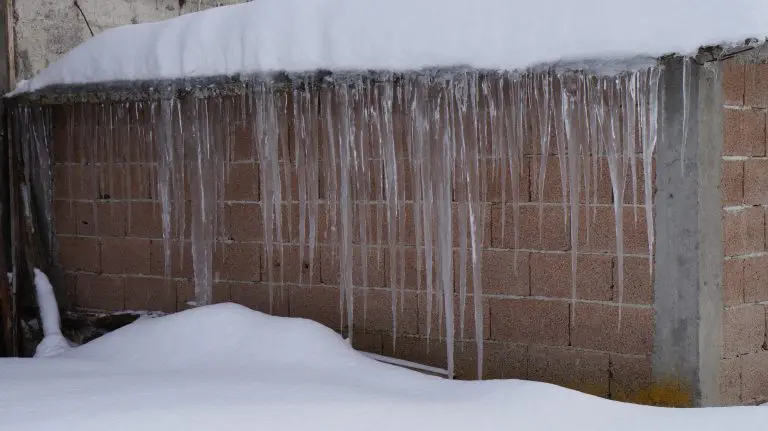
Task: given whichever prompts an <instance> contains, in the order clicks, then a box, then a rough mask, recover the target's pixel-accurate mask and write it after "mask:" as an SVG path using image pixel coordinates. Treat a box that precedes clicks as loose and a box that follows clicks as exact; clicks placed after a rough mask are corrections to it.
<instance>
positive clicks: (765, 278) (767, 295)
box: [721, 58, 768, 404]
mask: <svg viewBox="0 0 768 431" xmlns="http://www.w3.org/2000/svg"><path fill="white" fill-rule="evenodd" d="M723 79H724V84H723V85H724V93H725V106H724V108H723V115H724V128H725V136H724V142H723V144H724V148H723V176H722V181H723V183H722V187H721V189H722V200H723V228H724V229H723V230H724V243H725V256H726V257H725V264H724V280H723V281H724V304H725V310H724V314H723V341H724V346H723V347H724V348H723V352H724V355H723V356H724V357H723V360H722V375H721V395H722V397H723V399H722V401H723V403H725V404H750V403H755V402H760V401H765V400H766V399H768V350H767V349H768V344H766V306H768V248H767V247H768V243H766V226H767V225H766V208H768V185H767V183H766V180H768V157H766V156H768V153H767V152H766V144H767V143H768V141H767V140H766V109H768V64H758V63H757V62H756V61H752V60H750V59H747V60H746V61H745V59H744V58H736V59H732V60H729V61H728V62H727V63H726V65H725V67H724V77H723Z"/></svg>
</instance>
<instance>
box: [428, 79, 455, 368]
mask: <svg viewBox="0 0 768 431" xmlns="http://www.w3.org/2000/svg"><path fill="white" fill-rule="evenodd" d="M446 84H447V86H450V83H446ZM443 100H444V101H443V103H442V105H443V112H442V119H443V121H442V123H443V124H442V125H443V132H442V135H443V136H442V145H439V146H438V147H439V148H438V155H437V157H435V159H434V161H435V165H436V166H435V168H436V170H435V175H436V176H435V177H434V179H433V181H434V183H435V185H436V186H437V191H438V192H437V196H436V197H435V204H436V209H437V231H438V235H437V260H438V263H439V266H438V269H439V277H438V280H439V281H438V282H439V284H440V290H441V292H442V294H443V310H444V315H445V342H446V347H447V354H448V378H453V375H454V356H453V352H454V337H455V327H454V319H453V248H452V233H451V178H453V172H452V169H451V168H452V166H453V160H452V158H453V155H454V154H455V153H454V151H455V142H456V140H455V137H454V135H453V130H455V127H454V125H453V121H452V118H451V116H449V114H448V111H449V105H450V104H451V98H450V96H449V95H448V94H444V99H443Z"/></svg>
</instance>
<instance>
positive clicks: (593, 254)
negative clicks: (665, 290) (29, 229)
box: [53, 102, 654, 400]
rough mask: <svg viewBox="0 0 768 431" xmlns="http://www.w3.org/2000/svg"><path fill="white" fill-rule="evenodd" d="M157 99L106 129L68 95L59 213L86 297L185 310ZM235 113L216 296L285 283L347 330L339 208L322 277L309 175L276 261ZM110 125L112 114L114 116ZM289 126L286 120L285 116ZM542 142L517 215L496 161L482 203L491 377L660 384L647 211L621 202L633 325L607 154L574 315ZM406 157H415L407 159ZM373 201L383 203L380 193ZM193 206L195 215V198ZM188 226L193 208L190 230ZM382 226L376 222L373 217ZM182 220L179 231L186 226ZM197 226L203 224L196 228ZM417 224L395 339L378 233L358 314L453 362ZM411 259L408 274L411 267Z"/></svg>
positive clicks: (366, 328) (309, 309)
mask: <svg viewBox="0 0 768 431" xmlns="http://www.w3.org/2000/svg"><path fill="white" fill-rule="evenodd" d="M235 105H237V102H236V103H235ZM146 107H147V105H146V104H143V105H141V106H138V107H136V106H133V105H130V106H127V107H126V110H127V112H136V113H137V114H136V115H133V114H131V115H129V116H130V117H131V118H130V119H129V120H127V121H114V122H106V121H103V119H102V120H101V125H100V126H97V127H96V128H91V126H88V125H87V124H89V122H92V121H93V120H94V117H98V115H94V114H93V111H90V109H91V108H89V107H85V108H84V107H82V106H70V107H59V108H57V109H56V113H55V123H54V133H55V136H54V143H53V151H54V167H53V169H54V199H55V201H54V225H55V230H56V235H57V240H58V245H59V262H60V264H61V266H62V267H63V269H64V270H65V272H66V274H67V276H66V279H67V284H68V291H69V294H70V296H71V302H72V303H73V305H74V307H79V308H88V309H99V310H110V311H121V310H127V309H130V310H139V309H142V310H144V309H149V310H162V311H166V312H174V311H178V310H183V309H185V308H187V307H188V306H187V304H186V303H187V301H189V300H191V299H194V293H193V288H192V285H193V281H192V277H193V274H192V263H191V253H190V249H191V247H190V244H189V242H188V241H186V242H184V243H183V246H182V243H181V242H180V241H177V240H174V243H173V248H172V256H173V259H172V261H173V268H172V280H166V279H164V251H163V250H164V249H163V241H162V221H161V206H160V202H159V199H158V195H157V188H156V180H157V179H156V171H157V164H156V163H155V162H156V157H155V155H154V153H155V149H154V148H153V141H152V138H151V135H149V134H148V133H147V130H142V127H139V126H140V125H141V124H144V122H145V121H146V118H147V117H148V116H147V115H146V112H145V109H146ZM71 117H72V118H71ZM229 118H230V119H232V118H237V119H238V120H237V121H236V122H235V124H232V125H231V128H228V129H227V131H226V132H225V133H227V134H228V136H230V137H232V139H233V143H232V146H231V148H230V150H229V151H228V152H227V153H228V154H229V156H228V158H227V161H226V164H227V167H226V168H225V171H226V172H228V176H227V180H226V184H225V187H224V200H223V202H222V203H221V206H220V211H219V214H218V215H219V216H218V221H219V223H220V226H219V232H220V235H219V238H218V240H217V250H216V253H215V259H214V260H215V262H214V271H215V287H214V301H217V302H219V301H234V302H238V303H241V304H244V305H247V306H249V307H251V308H254V309H257V310H261V311H266V312H270V301H269V298H270V289H272V294H273V297H274V300H273V302H272V305H271V312H272V313H274V314H278V315H286V316H295V317H305V318H310V319H313V320H316V321H318V322H320V323H322V324H325V325H327V326H329V327H331V328H333V329H336V330H338V329H339V328H340V326H341V323H342V322H341V317H340V316H341V315H340V313H339V288H338V284H339V282H338V260H337V259H336V258H335V257H334V256H333V254H332V253H331V244H330V243H329V241H330V239H329V238H328V237H327V235H326V234H324V233H323V232H324V229H323V226H326V225H327V224H326V223H325V218H324V214H325V213H324V212H323V211H321V214H322V215H321V217H320V218H319V220H318V224H319V226H320V228H321V234H320V240H319V243H320V245H319V248H318V252H317V257H316V261H317V262H318V264H317V265H315V267H314V269H313V271H314V273H313V274H311V277H312V280H313V283H312V286H311V287H310V286H309V279H310V273H309V272H310V268H309V262H308V261H307V258H306V257H305V259H304V261H303V262H302V261H301V260H300V259H299V255H298V244H297V240H296V238H297V237H298V235H297V233H296V229H297V228H296V225H297V224H298V223H297V220H298V210H297V202H296V200H297V198H296V196H297V193H296V191H295V190H292V191H291V193H290V195H291V196H292V198H291V199H290V201H288V200H286V202H285V204H284V206H283V208H284V209H286V210H287V209H288V208H289V207H290V208H292V211H291V216H290V218H289V215H288V212H287V211H284V216H285V221H284V225H286V226H290V227H289V228H286V229H285V233H284V237H285V238H288V241H286V243H285V244H284V245H283V247H282V250H283V254H282V255H283V258H282V259H280V258H279V257H278V258H276V259H275V260H274V261H273V262H265V260H266V259H265V258H264V256H265V253H264V250H263V233H262V231H261V228H260V225H261V212H260V208H261V207H260V199H261V196H260V195H259V194H260V192H259V187H258V181H259V175H258V172H259V161H258V160H257V159H256V157H255V156H254V155H253V154H254V153H253V151H252V149H251V148H252V147H251V143H250V142H251V136H252V132H251V130H250V128H249V126H248V124H244V123H242V122H240V120H239V118H241V116H240V115H232V116H230V117H229ZM222 123H223V124H226V122H222ZM107 124H112V126H111V128H110V127H107V126H106V125H107ZM290 128H291V127H290V125H288V126H287V129H289V130H290ZM94 130H96V131H94ZM84 131H85V134H83V132H84ZM94 148H97V149H98V150H94ZM535 148H537V146H536V145H533V143H532V142H531V143H527V145H526V151H525V163H524V165H525V169H524V172H523V173H522V176H521V189H522V196H521V204H520V219H519V220H514V218H513V214H514V211H513V208H512V205H511V204H506V206H507V208H506V209H504V208H503V207H502V202H501V194H500V192H499V185H500V184H499V179H498V177H497V176H496V175H494V174H492V172H491V171H490V170H487V171H485V172H484V173H483V175H485V177H486V178H487V180H488V184H489V192H488V194H487V198H486V200H485V202H484V208H485V214H487V215H488V216H489V217H488V218H487V220H488V221H487V223H486V226H485V235H484V238H485V242H484V245H483V251H482V263H483V273H482V277H483V292H484V294H483V298H482V301H483V307H484V310H485V322H484V330H485V333H484V338H485V358H484V365H485V370H486V371H485V373H486V377H487V378H522V379H531V380H538V381H545V382H552V383H556V384H560V385H564V386H568V387H572V388H576V389H579V390H582V391H586V392H589V393H593V394H596V395H600V396H604V397H611V398H614V399H628V400H640V399H641V397H642V394H643V392H644V391H645V390H646V389H647V388H648V387H649V385H650V379H651V364H650V355H651V347H652V340H653V333H654V311H653V306H652V304H653V290H652V285H651V277H650V271H649V266H648V265H649V259H648V245H647V239H646V231H645V225H646V224H645V219H644V214H645V213H644V211H643V210H642V208H638V209H637V216H636V217H637V218H635V211H634V208H633V207H632V205H625V206H624V207H623V209H624V226H625V228H624V238H625V250H626V259H625V274H624V276H625V282H626V283H625V293H624V305H623V317H622V324H621V328H620V330H619V324H618V323H619V322H618V316H619V307H618V292H617V282H616V280H617V269H616V267H617V256H616V251H615V248H616V245H615V244H616V243H615V239H614V229H613V226H614V224H613V209H612V205H611V201H612V196H611V189H610V180H609V174H608V170H607V164H606V163H604V162H603V163H601V164H600V166H601V170H600V181H599V184H600V190H599V203H598V205H597V206H595V207H590V208H589V210H590V211H592V214H594V217H591V218H590V220H591V223H590V227H589V238H587V227H586V226H585V225H586V222H585V220H584V213H585V209H586V206H583V205H582V208H581V209H582V222H581V223H580V226H581V231H580V233H579V244H578V249H579V250H580V252H579V255H578V256H579V258H578V273H577V275H576V276H577V295H578V301H577V302H576V308H575V315H574V320H573V322H571V319H570V307H571V303H570V278H571V268H570V253H569V250H570V244H569V234H568V230H567V228H566V226H565V225H564V217H563V206H562V203H561V200H562V193H561V190H560V184H561V183H560V178H559V165H558V158H557V156H556V155H555V154H554V153H553V154H549V155H546V156H545V157H546V160H547V163H548V166H549V168H548V170H547V183H546V188H545V191H544V194H543V196H542V197H541V199H540V197H539V196H537V194H538V193H537V192H536V190H535V189H536V187H531V184H532V183H533V179H532V177H531V175H530V172H532V171H533V172H535V171H537V169H536V168H537V167H538V160H540V158H541V157H542V156H541V155H539V154H538V152H537V150H535ZM401 156H402V157H404V155H401ZM282 160H283V168H284V169H289V170H288V171H287V172H288V173H287V174H286V175H290V176H291V177H294V176H295V175H296V166H295V162H294V161H292V159H291V158H290V157H288V158H283V159H282ZM401 162H402V163H403V166H405V167H407V166H408V160H406V159H403V160H401ZM531 167H534V169H531ZM408 175H409V171H408V169H407V168H404V169H403V176H401V178H402V179H401V183H402V184H400V187H404V186H405V184H408V183H409V182H410V179H409V176H408ZM505 177H506V176H505ZM628 182H629V180H628ZM293 184H294V186H295V185H296V182H295V181H294V182H293ZM641 187H642V178H641V179H640V181H638V188H639V190H638V195H639V196H641V197H640V200H642V190H640V188H641ZM406 190H407V189H406ZM630 190H631V185H630V187H628V190H627V193H626V203H627V204H630V203H631V196H632V193H631V192H630ZM406 199H410V197H406ZM540 200H541V201H542V203H543V224H542V226H543V230H542V231H539V226H540V225H539V223H540V220H539V216H538V211H539V201H540ZM371 204H372V206H373V207H375V206H377V205H378V206H383V203H382V202H371ZM454 211H456V209H455V208H454ZM186 213H187V215H189V213H190V211H189V210H187V211H186ZM403 217H405V220H406V225H408V224H409V223H412V214H410V213H409V211H408V210H406V211H405V212H404V214H403ZM372 220H375V217H372ZM502 221H504V223H502ZM516 223H517V225H518V226H519V229H520V236H519V238H520V240H519V245H518V248H517V249H516V248H515V246H514V241H513V226H515V224H516ZM172 225H173V226H175V225H176V224H175V223H173V224H172ZM189 225H190V223H189V221H187V223H186V226H187V229H188V227H189ZM502 226H504V230H502ZM370 230H371V232H373V231H374V230H375V226H371V227H370ZM454 231H455V229H454ZM177 233H178V232H174V237H175V238H176V237H177ZM455 233H456V232H454V234H455ZM456 236H457V235H456ZM185 237H186V238H189V232H187V233H186V234H185ZM371 237H373V235H372V234H371ZM409 238H410V237H407V238H406V241H405V243H399V244H398V247H399V248H398V254H400V253H403V255H404V256H405V257H406V259H405V260H403V262H406V263H407V264H406V265H405V267H404V269H403V273H404V276H405V286H406V292H405V302H404V306H403V311H402V314H401V315H399V316H398V322H399V323H398V332H397V334H395V335H394V337H395V338H396V340H395V341H396V342H395V343H394V344H393V339H392V338H393V334H392V331H391V313H392V311H391V310H392V307H391V296H390V291H389V290H388V289H387V285H388V281H387V280H388V276H387V274H388V269H389V265H390V264H391V262H390V261H389V258H388V257H387V253H386V252H384V253H382V257H381V258H379V255H378V253H377V252H376V250H378V248H377V247H376V244H372V246H374V247H373V249H372V250H374V251H371V253H370V255H369V256H367V257H364V258H365V259H367V261H368V262H369V265H368V268H369V269H368V272H369V274H368V286H361V287H360V288H358V289H356V300H355V304H356V307H359V309H358V310H357V311H356V313H355V316H356V317H355V319H356V320H358V321H357V322H355V328H356V334H355V337H354V340H355V344H356V345H357V347H358V348H360V349H363V350H367V351H371V352H375V353H380V354H385V355H392V356H396V357H399V358H404V359H408V360H412V361H416V362H420V363H425V364H429V365H435V366H442V367H445V366H446V364H445V361H446V358H445V343H444V341H442V340H440V339H439V338H438V330H437V328H438V325H439V323H438V322H440V320H439V319H438V315H437V314H438V312H437V310H436V308H434V309H433V312H432V316H427V314H426V313H427V308H426V295H427V294H426V292H425V291H424V290H423V289H422V290H418V289H417V286H418V283H417V281H416V276H417V273H416V268H415V265H414V260H415V259H414V256H415V253H416V251H415V249H414V248H413V246H411V245H410V244H412V243H410V242H409ZM457 246H458V239H457V238H454V247H457ZM355 250H356V251H355V253H356V255H355V261H356V268H357V269H356V273H355V275H354V278H355V285H356V286H359V285H361V284H362V277H361V276H360V274H359V267H360V265H359V262H361V257H362V256H360V254H361V253H360V248H356V249H355ZM454 254H455V258H454V261H458V252H455V253H454ZM277 256H279V254H278V255H277ZM179 257H180V259H179ZM515 262H517V263H515ZM268 265H271V266H272V270H273V273H278V272H280V271H281V270H282V271H283V277H284V279H283V280H284V281H283V283H275V284H274V285H269V284H268V283H267V276H266V273H267V270H268V268H269V266H268ZM515 268H516V269H515ZM397 272H398V276H397V277H398V280H399V279H400V277H401V276H400V275H399V274H400V270H399V269H398V271H397ZM422 286H423V283H422ZM456 291H457V292H458V286H457V287H456ZM364 296H365V297H366V298H367V312H365V313H364V312H363V310H362V304H363V302H364V301H363V297H364ZM457 298H458V297H457ZM472 300H473V298H472V297H471V296H469V298H468V302H469V304H468V308H467V315H468V316H471V315H472V311H471V310H472ZM435 302H437V300H436V301H435ZM456 302H458V301H456ZM428 318H429V319H430V320H431V321H432V322H433V324H432V332H431V334H432V339H430V340H427V338H426V326H427V325H426V323H425V322H427V319H428ZM457 326H458V325H457ZM473 331H474V329H473V325H472V319H471V317H468V318H467V328H466V331H465V334H466V335H465V337H464V340H460V341H458V342H457V346H456V347H457V348H456V352H457V367H456V368H457V375H458V377H460V378H467V379H471V378H474V377H475V374H474V373H475V364H474V361H475V346H474V343H473V342H472V341H473V340H472V336H471V334H473ZM457 338H458V336H457ZM428 344H429V348H428V347H427V345H428Z"/></svg>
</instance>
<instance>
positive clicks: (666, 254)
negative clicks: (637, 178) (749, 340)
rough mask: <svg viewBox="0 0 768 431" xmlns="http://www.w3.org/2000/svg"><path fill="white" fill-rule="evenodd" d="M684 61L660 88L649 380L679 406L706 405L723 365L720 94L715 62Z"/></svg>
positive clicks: (672, 65) (672, 67) (670, 65)
mask: <svg viewBox="0 0 768 431" xmlns="http://www.w3.org/2000/svg"><path fill="white" fill-rule="evenodd" d="M684 61H685V60H683V59H680V58H674V59H671V60H669V61H668V62H667V63H666V69H665V72H664V73H663V75H662V83H661V87H662V92H663V93H662V97H661V101H662V102H661V103H662V107H661V114H660V121H661V123H660V126H661V127H660V129H661V132H662V134H661V136H660V140H659V142H658V148H657V155H656V157H657V159H656V187H657V190H656V198H655V218H656V253H655V260H656V262H655V271H654V275H655V277H654V307H655V311H656V334H655V339H654V346H653V347H654V348H653V378H654V386H655V387H657V388H659V390H660V391H662V392H663V391H665V390H668V391H678V392H677V399H678V400H680V399H682V400H684V402H683V404H689V405H695V406H712V405H717V404H719V374H720V373H719V370H720V360H721V358H722V329H721V327H722V325H721V320H722V311H723V292H722V278H723V232H722V229H723V228H722V216H721V214H722V209H721V207H722V205H721V199H720V189H719V186H720V175H721V164H722V157H721V154H722V147H723V130H722V123H723V116H722V113H721V107H722V106H723V100H722V99H723V95H722V84H721V79H720V77H721V74H720V73H719V67H720V66H719V65H718V64H717V63H711V64H709V65H706V66H700V65H698V64H697V63H696V62H695V61H690V63H689V65H690V67H689V68H686V67H685V63H684ZM686 69H687V70H688V71H689V72H688V73H686ZM684 75H688V78H687V79H685V81H686V83H687V84H688V92H687V95H686V91H685V88H684V86H683V81H684V79H683V77H684ZM686 106H687V108H686ZM686 117H687V121H686V120H685V118H686ZM684 130H687V135H686V133H685V132H684ZM684 136H687V139H686V142H685V145H684V146H683V145H681V142H682V141H683V138H684ZM683 148H684V151H683ZM681 157H682V160H683V161H682V162H681Z"/></svg>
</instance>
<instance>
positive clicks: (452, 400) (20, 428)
mask: <svg viewBox="0 0 768 431" xmlns="http://www.w3.org/2000/svg"><path fill="white" fill-rule="evenodd" d="M0 383H2V384H0V417H2V421H0V429H9V430H10V429H12V430H16V431H24V430H41V429H56V430H60V431H67V430H78V431H88V430H104V429H110V430H131V431H134V430H137V429H141V430H142V431H153V430H158V431H159V430H169V429H184V430H220V429H229V430H241V429H242V430H252V429H269V430H304V429H313V430H329V431H330V430H333V431H339V430H359V429H367V430H372V431H376V430H392V429H398V430H409V429H414V430H424V429H440V430H442V431H450V430H466V429H477V430H497V429H498V430H508V429H515V430H518V431H528V430H547V431H557V430H582V429H583V430H590V431H602V430H606V431H607V430H617V429H621V430H629V431H631V430H648V429H653V430H661V431H663V430H670V431H672V430H674V431H679V430H688V429H695V430H697V431H707V430H712V431H714V430H718V431H721V430H723V429H735V428H738V427H744V429H761V428H762V426H763V424H765V423H766V421H768V409H765V408H759V407H735V408H722V409H696V410H692V409H662V408H655V407H645V406H637V405H631V404H622V403H617V402H613V401H609V400H604V399H601V398H596V397H592V396H588V395H584V394H581V393H578V392H575V391H571V390H567V389H562V388H559V387H556V386H552V385H549V384H544V383H534V382H525V381H515V380H509V381H485V382H460V381H451V380H445V379H441V378H438V377H432V376H426V375H423V374H419V373H417V372H414V371H409V370H405V369H402V368H398V367H394V366H390V365H386V364H382V363H379V362H377V361H374V360H372V359H369V358H368V357H366V356H365V355H363V354H361V353H358V352H356V351H354V350H352V348H351V347H350V346H349V345H348V344H347V343H346V342H345V341H344V340H343V339H342V338H341V337H340V336H338V335H337V334H336V333H334V332H332V331H331V330H329V329H327V328H325V327H323V326H321V325H319V324H316V323H314V322H311V321H308V320H303V319H295V318H294V319H291V318H280V317H271V316H268V315H265V314H261V313H258V312H255V311H251V310H249V309H247V308H245V307H242V306H239V305H234V304H218V305H212V306H207V307H201V308H197V309H192V310H188V311H184V312H182V313H178V314H174V315H169V316H165V317H159V318H155V319H144V320H140V321H137V322H135V323H133V324H131V325H129V326H127V327H124V328H122V329H120V330H117V331H115V332H113V333H110V334H108V335H106V336H104V337H102V338H99V339H97V340H94V341H92V342H90V343H88V344H85V345H83V346H80V347H77V348H75V349H72V350H69V351H66V352H64V353H61V354H59V355H57V356H54V357H51V358H41V359H0ZM555 412H556V414H553V413H555ZM468 427H469V428H468Z"/></svg>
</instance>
